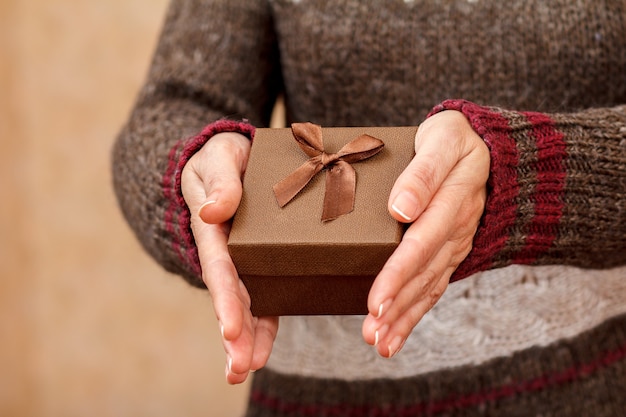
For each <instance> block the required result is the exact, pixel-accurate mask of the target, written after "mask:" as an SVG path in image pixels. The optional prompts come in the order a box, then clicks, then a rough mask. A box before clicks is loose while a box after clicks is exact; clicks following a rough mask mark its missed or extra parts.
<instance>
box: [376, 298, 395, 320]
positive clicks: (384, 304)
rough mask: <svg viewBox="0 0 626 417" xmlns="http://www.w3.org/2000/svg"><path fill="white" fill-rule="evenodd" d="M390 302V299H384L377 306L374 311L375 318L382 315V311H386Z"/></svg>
mask: <svg viewBox="0 0 626 417" xmlns="http://www.w3.org/2000/svg"><path fill="white" fill-rule="evenodd" d="M390 304H391V300H385V301H383V302H382V303H380V305H379V306H378V312H377V313H376V319H379V318H381V317H382V316H383V313H384V312H385V311H387V308H388V307H389V305H390Z"/></svg>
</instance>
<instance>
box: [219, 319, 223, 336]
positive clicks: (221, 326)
mask: <svg viewBox="0 0 626 417" xmlns="http://www.w3.org/2000/svg"><path fill="white" fill-rule="evenodd" d="M219 323H220V334H221V335H222V339H224V325H223V324H222V322H219Z"/></svg>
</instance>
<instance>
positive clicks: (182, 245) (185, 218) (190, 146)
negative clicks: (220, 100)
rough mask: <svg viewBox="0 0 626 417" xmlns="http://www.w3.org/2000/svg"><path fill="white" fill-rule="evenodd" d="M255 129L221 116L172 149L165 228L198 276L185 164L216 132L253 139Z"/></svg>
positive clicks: (184, 261)
mask: <svg viewBox="0 0 626 417" xmlns="http://www.w3.org/2000/svg"><path fill="white" fill-rule="evenodd" d="M254 131H255V127H254V126H252V125H251V124H249V123H247V122H245V121H243V122H239V121H233V120H225V119H222V120H218V121H216V122H213V123H211V124H209V125H208V126H206V127H205V128H204V129H203V130H202V132H200V134H198V135H196V136H193V137H191V138H187V139H182V140H180V141H178V142H177V143H176V144H175V145H174V147H172V149H171V151H170V153H169V159H168V164H167V169H166V171H165V173H164V175H163V178H162V187H163V195H164V197H165V198H166V199H167V200H168V204H167V209H166V211H165V214H164V221H165V223H166V231H167V232H168V234H169V235H170V238H171V241H172V249H173V250H174V252H175V253H176V254H177V255H178V257H179V260H180V261H181V262H182V264H183V265H185V268H187V269H189V270H190V271H191V272H192V273H193V274H194V275H195V276H198V277H199V276H200V275H201V269H200V260H199V258H198V249H197V247H196V245H195V240H194V238H193V234H192V231H191V226H190V219H191V213H190V212H189V208H188V207H187V204H186V203H185V199H184V198H183V193H182V189H181V174H182V171H183V168H184V167H185V164H186V163H187V162H188V161H189V159H190V158H191V157H192V156H193V155H194V154H195V153H196V152H197V151H199V150H200V148H202V146H204V144H205V143H206V142H207V141H208V140H209V139H211V138H212V137H213V136H215V135H216V134H218V133H223V132H237V133H241V134H242V135H244V136H247V137H248V138H249V139H250V140H252V139H253V137H254Z"/></svg>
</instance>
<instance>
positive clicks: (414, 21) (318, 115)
mask: <svg viewBox="0 0 626 417" xmlns="http://www.w3.org/2000/svg"><path fill="white" fill-rule="evenodd" d="M281 94H282V95H284V97H285V104H286V115H287V121H288V122H292V121H298V122H303V121H310V122H313V123H316V124H320V125H322V126H329V127H330V126H402V125H417V124H419V123H420V122H422V121H423V120H424V118H426V117H427V116H428V114H432V113H435V112H439V111H444V110H456V111H460V112H462V113H463V114H464V115H465V116H466V117H467V119H468V120H469V121H470V123H471V125H472V126H473V128H474V129H475V131H476V132H477V133H478V134H479V135H480V136H481V137H482V138H483V139H484V141H485V143H486V144H487V145H488V147H489V150H490V153H491V167H490V178H489V183H488V201H487V205H486V208H485V213H484V215H483V217H482V219H481V223H480V226H479V229H478V231H477V234H476V236H475V239H474V245H473V249H472V251H471V253H470V255H469V256H468V258H467V259H466V260H465V261H464V262H463V263H462V264H461V265H460V267H459V268H458V270H457V271H456V272H455V274H454V276H453V280H461V279H463V278H467V277H469V276H470V275H472V274H475V273H477V272H479V271H486V270H492V269H496V268H501V267H504V266H507V265H511V264H528V265H571V266H574V267H583V268H609V267H617V266H623V265H624V264H626V204H625V199H624V195H625V194H626V106H625V104H626V1H625V0H616V1H611V2H598V1H594V0H581V1H577V2H571V1H569V0H553V1H550V2H545V1H541V0H511V1H507V2H503V1H497V0H478V1H466V0H444V1H434V0H413V1H408V0H406V1H402V0H380V1H361V0H341V1H333V2H328V1H325V0H309V1H289V0H213V1H200V0H185V1H183V0H172V2H171V6H170V8H169V10H168V13H167V16H166V19H165V23H164V26H163V32H162V35H161V37H160V40H159V43H158V47H157V49H156V51H155V54H154V59H153V62H152V65H151V69H150V71H149V73H148V76H147V80H146V83H145V86H144V87H143V89H142V90H141V92H140V94H139V97H138V99H137V102H136V104H135V106H134V109H133V111H132V114H131V115H130V117H129V120H128V122H127V124H126V125H125V126H124V128H123V129H122V131H121V132H120V135H119V137H118V139H117V141H116V144H115V147H114V150H113V179H114V187H115V190H116V193H117V197H118V200H119V203H120V207H121V209H122V211H123V213H124V215H125V217H126V219H127V220H128V222H129V224H130V225H131V227H132V228H133V230H134V232H135V233H136V235H137V237H138V239H139V240H140V241H141V242H142V244H143V246H144V247H145V248H146V250H147V251H148V252H149V253H150V254H151V255H152V256H153V257H154V258H155V259H156V260H157V261H158V262H159V263H160V264H161V265H163V267H164V268H166V269H167V270H169V271H172V272H174V273H176V274H180V275H182V276H183V277H185V278H186V279H187V280H188V281H189V282H191V283H192V284H193V285H196V286H202V285H203V283H202V281H201V279H200V267H199V264H198V260H197V248H196V247H195V243H194V242H193V236H192V234H191V231H190V228H189V216H190V214H189V211H188V210H187V208H186V207H185V204H184V200H183V199H182V196H181V194H180V182H179V178H180V177H179V175H180V172H181V170H182V167H183V166H184V163H185V162H186V160H187V159H188V158H189V157H190V156H191V155H192V154H193V152H195V151H196V150H197V149H199V147H200V146H201V145H202V144H203V143H204V142H206V140H210V137H211V136H212V135H213V134H215V133H217V132H219V131H222V129H224V128H227V129H230V130H234V131H239V132H241V133H243V134H245V135H247V136H248V137H252V135H253V131H254V128H253V126H258V127H262V126H267V124H268V123H269V117H270V113H271V110H272V107H273V105H274V102H275V100H276V97H278V96H279V95H281ZM226 119H231V120H243V119H246V120H248V121H249V122H233V121H227V120H226ZM216 121H218V122H216ZM213 122H216V124H211V123H213ZM207 125H209V127H207V128H206V129H207V130H204V132H203V129H204V128H205V126H207ZM503 271H504V270H503ZM472 276H473V275H472ZM453 285H454V284H453ZM494 285H497V283H494ZM571 285H573V286H577V285H579V283H578V282H577V281H576V280H572V284H571ZM565 301H566V300H564V299H559V300H558V301H557V302H556V304H557V305H559V304H561V303H563V302H565ZM511 308H514V307H511ZM517 313H518V314H519V315H520V320H522V319H523V320H531V319H532V315H530V313H528V312H526V311H524V310H518V311H517ZM609 315H610V314H608V313H607V317H605V319H606V320H604V321H605V323H604V324H601V325H600V326H598V327H596V328H594V329H589V330H585V331H584V332H582V333H580V334H578V335H574V336H571V337H569V338H562V339H559V340H555V341H554V342H553V343H551V344H550V345H549V346H537V347H534V348H524V349H523V350H521V351H519V352H517V353H516V352H508V354H507V355H505V356H504V357H502V358H494V359H493V360H492V361H488V362H486V363H483V364H481V365H463V366H460V367H455V368H451V369H443V368H441V367H440V368H437V369H435V370H433V371H432V372H428V373H427V374H421V373H420V372H418V371H415V373H414V374H413V376H410V377H406V378H402V379H401V380H398V379H389V378H387V379H370V380H361V381H350V383H346V381H342V380H327V379H323V378H312V377H303V376H301V375H297V369H296V370H294V373H295V374H293V375H285V374H282V373H278V372H273V371H272V370H271V369H270V370H268V372H259V373H258V374H257V375H256V376H255V386H254V390H253V396H252V402H251V407H250V415H251V416H252V415H258V416H263V415H285V416H286V415H298V416H299V415H309V416H311V415H336V416H360V415H363V416H365V415H419V413H420V412H424V413H427V414H428V413H430V414H436V413H439V414H442V415H454V414H455V413H457V415H528V414H531V415H539V414H541V415H546V416H547V415H568V414H572V415H580V414H583V415H607V416H608V415H619V413H617V414H616V410H619V411H623V409H624V408H625V407H626V405H624V403H623V398H622V397H620V396H619V395H618V394H617V393H623V392H624V389H625V387H626V382H625V381H626V371H625V369H624V355H623V349H624V334H623V329H624V325H625V324H624V321H623V320H624V319H623V316H615V318H614V319H613V320H610V317H609ZM494 320H497V318H494ZM620 329H621V330H620ZM449 337H450V338H453V337H454V334H450V335H449ZM439 343H446V340H441V341H439ZM616 390H617V391H616ZM373 393H377V394H376V395H373ZM458 410H465V411H467V414H463V412H465V411H463V412H462V411H458Z"/></svg>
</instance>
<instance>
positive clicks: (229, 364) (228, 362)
mask: <svg viewBox="0 0 626 417" xmlns="http://www.w3.org/2000/svg"><path fill="white" fill-rule="evenodd" d="M226 370H227V371H228V373H229V374H232V373H233V358H231V357H230V355H229V356H228V357H227V359H226Z"/></svg>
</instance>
